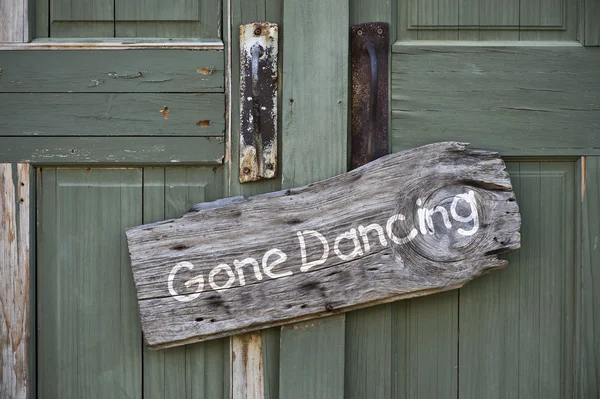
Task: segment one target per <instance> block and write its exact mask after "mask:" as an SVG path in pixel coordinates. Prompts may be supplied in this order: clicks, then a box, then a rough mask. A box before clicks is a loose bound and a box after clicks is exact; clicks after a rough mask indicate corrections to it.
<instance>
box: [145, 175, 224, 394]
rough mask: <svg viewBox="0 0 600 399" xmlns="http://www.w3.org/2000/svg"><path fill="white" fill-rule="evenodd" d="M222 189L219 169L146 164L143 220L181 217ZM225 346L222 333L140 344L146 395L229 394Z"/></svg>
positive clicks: (209, 199) (149, 221)
mask: <svg viewBox="0 0 600 399" xmlns="http://www.w3.org/2000/svg"><path fill="white" fill-rule="evenodd" d="M222 192H223V176H222V169H212V168H198V167H187V168H185V167H184V168H162V167H155V168H145V169H144V207H143V209H144V223H151V222H155V221H158V220H164V219H168V218H174V217H179V216H181V215H182V214H183V213H185V212H186V211H188V210H189V209H190V208H191V207H192V206H193V205H194V204H197V203H199V202H204V201H213V200H215V199H218V198H221V197H222ZM228 352H229V350H228V345H227V344H226V340H224V339H219V340H214V341H209V342H204V343H198V344H192V345H186V346H181V347H176V348H171V349H166V350H161V351H150V350H148V349H147V348H144V360H143V369H144V398H152V399H169V398H188V399H191V398H224V397H227V396H228V395H227V391H228V387H227V385H228V383H229V374H228V371H227V370H228V361H227V359H228V357H229V353H228Z"/></svg>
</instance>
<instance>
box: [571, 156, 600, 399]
mask: <svg viewBox="0 0 600 399" xmlns="http://www.w3.org/2000/svg"><path fill="white" fill-rule="evenodd" d="M580 172H581V183H580V188H582V191H581V194H580V195H578V197H579V198H578V199H579V200H580V201H581V222H580V229H581V235H580V237H581V239H582V240H581V247H580V248H579V251H580V254H579V259H580V261H581V270H580V272H579V274H580V276H579V279H578V280H579V281H578V285H577V286H578V287H580V291H579V292H578V294H577V304H578V312H577V320H578V323H577V326H578V337H577V348H578V349H577V351H576V353H577V358H576V380H575V381H576V383H575V397H578V398H594V397H598V396H599V395H600V351H599V349H598V348H600V333H599V329H600V327H599V326H598V320H600V290H599V289H598V288H597V286H598V281H600V206H599V205H598V204H599V203H600V157H585V159H582V160H581V162H580ZM578 194H579V193H578Z"/></svg>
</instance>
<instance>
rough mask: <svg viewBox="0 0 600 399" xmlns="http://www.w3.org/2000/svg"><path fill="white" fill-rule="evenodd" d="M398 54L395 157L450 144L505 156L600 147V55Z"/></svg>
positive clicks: (439, 49)
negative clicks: (464, 144)
mask: <svg viewBox="0 0 600 399" xmlns="http://www.w3.org/2000/svg"><path fill="white" fill-rule="evenodd" d="M393 51H394V52H395V53H394V55H393V56H392V126H393V128H392V147H393V150H394V151H398V150H402V149H407V148H413V147H416V146H419V145H423V144H426V143H429V142H431V141H432V140H433V141H438V140H447V139H449V138H452V140H459V141H465V142H470V143H471V145H472V146H473V147H475V148H493V149H494V150H496V151H499V152H500V153H501V154H502V155H503V156H504V155H559V156H560V155H582V154H585V153H594V152H597V151H598V148H600V136H599V135H598V134H597V132H598V127H599V126H600V112H599V111H600V104H599V103H598V101H597V99H598V97H599V96H600V70H599V69H598V67H597V65H599V63H600V49H598V48H583V47H543V48H542V47H540V48H534V47H499V48H498V47H455V46H394V48H393ZM574 131H576V132H577V134H574V133H573V132H574Z"/></svg>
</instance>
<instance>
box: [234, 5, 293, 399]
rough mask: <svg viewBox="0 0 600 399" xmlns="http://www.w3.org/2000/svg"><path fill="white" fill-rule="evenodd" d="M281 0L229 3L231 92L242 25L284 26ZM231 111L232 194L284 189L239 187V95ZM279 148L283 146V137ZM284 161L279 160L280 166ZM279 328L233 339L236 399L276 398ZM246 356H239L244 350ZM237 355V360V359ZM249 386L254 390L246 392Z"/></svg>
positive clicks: (266, 184)
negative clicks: (255, 368) (256, 23)
mask: <svg viewBox="0 0 600 399" xmlns="http://www.w3.org/2000/svg"><path fill="white" fill-rule="evenodd" d="M281 4H282V0H251V1H249V0H232V1H231V2H230V6H231V9H230V11H229V12H230V15H231V26H229V27H228V28H230V29H231V43H229V47H228V48H230V49H231V50H232V51H233V54H234V55H233V56H232V57H231V58H230V60H229V61H230V63H231V71H230V72H231V81H230V85H231V93H239V87H240V59H239V56H236V55H235V54H237V53H236V52H237V51H238V49H239V41H240V37H239V26H240V25H242V24H246V23H251V22H257V21H267V22H272V23H277V24H279V29H280V32H281V30H282V28H283V26H282V15H281ZM283 51H284V49H283V47H282V46H280V48H279V59H278V70H279V73H280V74H281V65H282V59H283ZM279 91H280V92H281V86H280V87H279ZM280 92H279V93H278V108H279V109H280V108H281V93H280ZM229 101H230V104H229V107H230V112H231V115H232V116H233V118H232V119H231V120H229V123H230V125H231V126H230V132H231V134H230V137H229V138H228V150H229V163H228V170H227V172H228V173H227V174H226V179H227V184H228V190H229V195H255V194H260V193H266V192H270V191H277V190H280V189H281V176H277V177H276V178H274V179H266V180H260V181H257V182H252V183H245V184H240V183H239V181H238V171H239V129H240V122H239V120H238V118H236V117H235V115H239V112H240V111H239V96H237V95H235V94H234V95H233V96H231V97H230V98H229ZM278 130H279V131H281V121H278ZM279 140H280V142H278V146H279V147H281V137H280V138H279ZM279 162H281V159H279V160H278V163H279ZM279 330H280V329H279V328H278V327H276V328H271V329H267V330H264V331H262V334H261V335H262V339H261V340H258V339H257V334H256V333H249V334H241V335H237V336H233V337H231V340H230V345H231V349H232V350H231V355H232V358H231V360H230V362H232V366H235V367H233V368H232V375H231V380H232V381H231V387H232V392H231V394H232V397H233V398H236V399H237V398H245V397H251V398H263V397H265V398H277V397H278V395H279ZM242 350H243V352H244V353H246V354H247V356H244V357H241V358H240V357H239V356H237V353H240V351H242ZM234 354H235V357H234ZM258 358H260V359H261V360H260V365H261V369H260V371H261V373H260V374H257V373H255V371H257V370H254V369H253V367H255V366H256V361H257V359H258ZM251 380H252V381H251ZM247 387H249V388H251V389H247Z"/></svg>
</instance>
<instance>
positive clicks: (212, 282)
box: [208, 263, 235, 291]
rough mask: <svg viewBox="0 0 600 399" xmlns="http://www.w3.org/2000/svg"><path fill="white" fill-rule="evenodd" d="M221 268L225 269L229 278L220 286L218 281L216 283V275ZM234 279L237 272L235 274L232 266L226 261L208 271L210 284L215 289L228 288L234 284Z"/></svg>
mask: <svg viewBox="0 0 600 399" xmlns="http://www.w3.org/2000/svg"><path fill="white" fill-rule="evenodd" d="M221 270H224V271H225V273H227V275H228V276H229V278H228V279H227V282H226V283H225V284H223V285H222V286H219V285H218V284H217V283H215V276H216V275H217V274H219V273H220V272H221ZM234 281H235V274H233V271H232V270H231V267H229V265H228V264H226V263H221V264H220V265H218V266H217V267H215V268H214V269H212V270H211V271H210V273H208V284H210V286H211V288H212V289H213V290H215V291H220V290H226V289H227V288H229V287H231V286H232V285H233V282H234Z"/></svg>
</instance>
